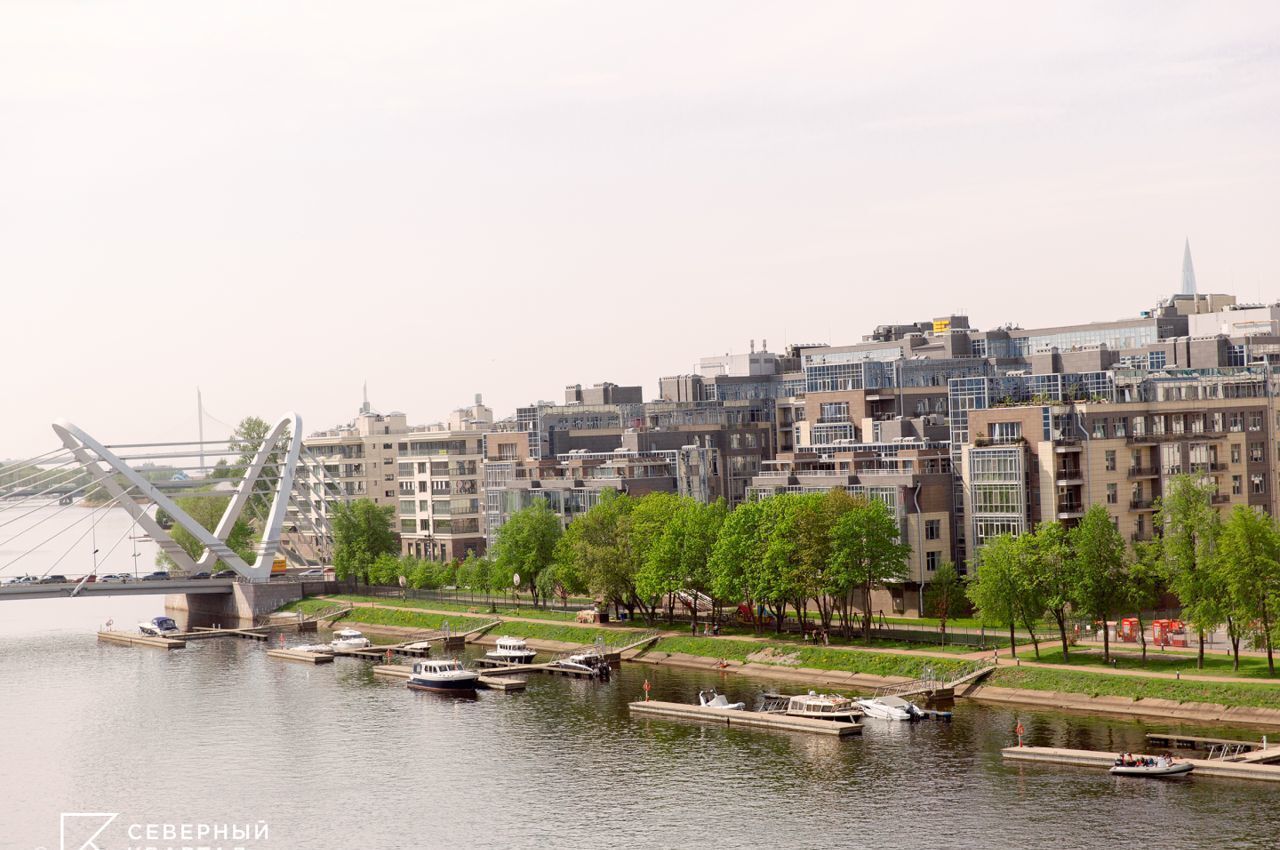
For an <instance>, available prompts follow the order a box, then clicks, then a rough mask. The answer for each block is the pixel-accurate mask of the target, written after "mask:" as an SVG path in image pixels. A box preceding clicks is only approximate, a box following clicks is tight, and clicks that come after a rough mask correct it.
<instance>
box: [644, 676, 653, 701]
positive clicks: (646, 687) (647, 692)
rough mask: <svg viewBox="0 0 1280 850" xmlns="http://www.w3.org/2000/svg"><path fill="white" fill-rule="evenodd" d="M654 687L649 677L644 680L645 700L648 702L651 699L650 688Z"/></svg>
mask: <svg viewBox="0 0 1280 850" xmlns="http://www.w3.org/2000/svg"><path fill="white" fill-rule="evenodd" d="M652 687H653V686H652V685H650V684H649V680H648V679H645V680H644V701H645V702H648V701H649V690H650V688H652Z"/></svg>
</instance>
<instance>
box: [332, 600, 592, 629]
mask: <svg viewBox="0 0 1280 850" xmlns="http://www.w3.org/2000/svg"><path fill="white" fill-rule="evenodd" d="M330 598H331V599H341V600H343V601H346V602H373V603H376V604H378V605H395V606H398V607H401V608H426V609H434V610H437V611H458V612H459V613H465V614H471V615H472V616H476V617H486V616H489V614H490V611H489V609H488V608H487V607H485V605H484V603H480V604H478V605H471V604H468V603H465V602H446V601H444V600H440V599H397V598H395V597H388V596H363V595H360V594H355V593H343V594H339V595H336V596H332V597H330ZM495 607H496V610H495V611H494V612H492V613H494V614H496V615H497V616H499V617H528V618H530V619H537V620H553V621H559V622H565V621H568V622H572V621H573V619H574V617H576V616H577V614H578V612H577V611H559V610H556V609H554V608H534V607H531V606H528V605H525V606H521V607H520V608H516V607H514V606H511V605H506V604H502V605H497V606H495Z"/></svg>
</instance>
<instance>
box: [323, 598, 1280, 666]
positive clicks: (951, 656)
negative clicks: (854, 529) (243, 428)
mask: <svg viewBox="0 0 1280 850" xmlns="http://www.w3.org/2000/svg"><path fill="white" fill-rule="evenodd" d="M316 598H317V599H324V600H327V601H331V602H341V603H344V604H348V605H352V606H354V607H355V608H388V609H391V610H395V611H416V612H419V613H423V614H437V615H443V616H446V617H449V616H457V617H468V616H471V617H474V616H482V617H483V616H491V617H494V618H496V619H500V620H503V621H509V622H515V623H540V624H543V625H553V626H572V627H574V628H579V629H610V630H615V631H618V632H625V631H633V630H635V627H633V626H624V625H622V624H616V625H615V624H612V623H577V622H574V621H572V620H549V619H546V618H541V617H520V616H516V615H506V614H492V615H486V614H484V613H478V614H470V613H468V612H464V611H449V610H443V609H438V608H422V607H419V606H415V605H394V604H387V603H383V602H354V601H351V600H345V599H339V598H336V597H333V596H318V597H316ZM352 616H353V617H354V616H356V614H355V613H354V612H353V614H352ZM658 636H659V637H690V636H691V635H689V633H688V632H686V631H684V630H683V629H680V630H664V631H660V632H659V635H658ZM699 637H702V635H699ZM716 639H723V640H738V641H751V642H753V643H775V644H777V643H785V644H787V645H790V646H795V647H796V648H797V649H804V648H808V647H811V646H812V647H816V646H818V644H816V643H796V642H794V641H779V640H777V639H774V638H770V637H768V636H767V635H721V636H719V638H716ZM1126 646H1127V645H1126ZM824 648H827V649H834V650H836V651H847V650H854V651H862V652H878V653H884V654H887V655H912V656H919V657H925V658H936V659H946V660H957V661H960V660H963V661H981V660H988V661H990V660H993V658H994V657H993V654H992V652H991V651H990V650H986V649H983V650H977V651H974V652H964V653H944V652H937V651H930V650H927V649H902V648H900V647H879V646H868V647H862V646H856V645H837V646H828V647H824ZM1008 652H1009V650H1008V648H1005V649H1002V650H1001V651H1000V655H999V660H998V661H997V662H996V663H997V665H998V666H999V667H1017V666H1021V667H1032V668H1036V669H1042V670H1057V671H1059V672H1068V673H1071V672H1075V673H1098V674H1100V675H1103V676H1138V677H1141V678H1144V679H1165V680H1168V681H1175V680H1178V679H1179V678H1180V679H1181V680H1182V681H1187V682H1216V683H1225V684H1261V685H1275V686H1280V680H1274V679H1256V678H1248V677H1244V676H1217V675H1213V674H1206V673H1185V674H1181V675H1179V674H1175V673H1162V672H1159V671H1156V670H1134V669H1131V668H1123V669H1116V668H1112V667H1101V666H1098V667H1092V666H1082V665H1073V664H1047V663H1044V662H1040V661H1028V660H1026V659H1021V660H1020V662H1019V660H1017V659H1013V658H1010V657H1009V655H1008ZM1188 662H1189V663H1190V664H1195V658H1194V657H1193V656H1188Z"/></svg>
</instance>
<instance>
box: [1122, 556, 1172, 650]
mask: <svg viewBox="0 0 1280 850" xmlns="http://www.w3.org/2000/svg"><path fill="white" fill-rule="evenodd" d="M1163 587H1164V569H1163V565H1162V564H1161V562H1160V543H1159V541H1156V540H1147V541H1144V542H1141V543H1138V544H1136V545H1135V546H1134V550H1133V559H1132V560H1131V561H1130V563H1129V575H1128V580H1127V581H1126V582H1125V587H1124V601H1125V604H1126V605H1127V606H1128V607H1129V608H1130V609H1131V610H1133V611H1135V612H1136V614H1135V616H1136V617H1137V619H1138V640H1139V641H1140V642H1141V644H1142V662H1143V663H1144V664H1145V663H1146V661H1147V632H1146V628H1147V627H1146V623H1145V622H1144V621H1143V616H1142V612H1143V611H1145V610H1147V609H1148V608H1152V607H1154V606H1155V604H1156V602H1157V600H1159V598H1160V593H1161V590H1162V589H1163Z"/></svg>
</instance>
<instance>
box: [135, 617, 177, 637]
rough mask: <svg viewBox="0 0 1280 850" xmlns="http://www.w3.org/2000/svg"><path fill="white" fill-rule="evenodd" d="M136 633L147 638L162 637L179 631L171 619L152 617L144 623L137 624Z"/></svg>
mask: <svg viewBox="0 0 1280 850" xmlns="http://www.w3.org/2000/svg"><path fill="white" fill-rule="evenodd" d="M138 631H140V632H142V633H143V634H144V635H147V636H149V637H164V636H165V635H170V634H174V633H176V632H178V631H179V629H178V624H177V623H175V622H174V621H173V618H172V617H152V618H151V619H150V620H147V621H146V622H142V623H138Z"/></svg>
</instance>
